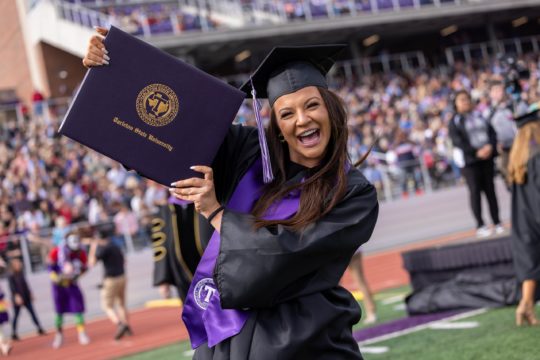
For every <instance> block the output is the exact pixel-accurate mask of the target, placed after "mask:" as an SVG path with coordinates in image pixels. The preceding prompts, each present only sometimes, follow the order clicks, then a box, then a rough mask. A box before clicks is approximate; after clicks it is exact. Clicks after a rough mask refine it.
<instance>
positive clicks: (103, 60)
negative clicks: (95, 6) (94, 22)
mask: <svg viewBox="0 0 540 360" xmlns="http://www.w3.org/2000/svg"><path fill="white" fill-rule="evenodd" d="M96 31H97V33H98V35H94V36H92V37H91V38H90V41H89V42H88V50H87V51H86V55H85V56H84V58H83V60H82V63H83V65H84V67H86V68H90V67H94V66H101V65H109V60H110V58H109V56H108V55H107V54H108V53H109V52H108V51H107V49H105V45H103V39H104V37H105V36H106V35H107V33H108V32H109V30H107V29H105V28H102V27H99V26H96Z"/></svg>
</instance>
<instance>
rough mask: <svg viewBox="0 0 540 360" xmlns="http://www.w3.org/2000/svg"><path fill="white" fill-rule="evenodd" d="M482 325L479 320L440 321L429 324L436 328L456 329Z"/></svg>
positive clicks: (431, 327)
mask: <svg viewBox="0 0 540 360" xmlns="http://www.w3.org/2000/svg"><path fill="white" fill-rule="evenodd" d="M478 326H480V323H478V321H459V322H445V321H440V322H436V323H434V324H431V325H430V326H429V328H430V329H434V330H455V329H474V328H477V327H478Z"/></svg>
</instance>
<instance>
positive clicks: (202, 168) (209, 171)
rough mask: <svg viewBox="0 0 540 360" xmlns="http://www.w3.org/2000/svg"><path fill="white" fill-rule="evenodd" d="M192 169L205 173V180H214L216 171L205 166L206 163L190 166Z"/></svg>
mask: <svg viewBox="0 0 540 360" xmlns="http://www.w3.org/2000/svg"><path fill="white" fill-rule="evenodd" d="M190 169H191V170H193V171H197V172H200V173H203V174H204V179H205V180H211V181H214V171H213V170H212V168H211V167H209V166H204V165H195V166H192V167H190Z"/></svg>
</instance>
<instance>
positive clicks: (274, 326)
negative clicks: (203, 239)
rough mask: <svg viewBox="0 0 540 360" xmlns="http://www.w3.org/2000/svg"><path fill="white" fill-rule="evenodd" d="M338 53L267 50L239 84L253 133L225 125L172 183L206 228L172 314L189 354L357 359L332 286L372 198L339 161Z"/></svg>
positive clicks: (370, 223)
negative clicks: (212, 150)
mask: <svg viewBox="0 0 540 360" xmlns="http://www.w3.org/2000/svg"><path fill="white" fill-rule="evenodd" d="M101 33H102V34H104V32H101ZM93 44H94V45H93ZM343 48H344V46H343V45H321V46H304V47H277V48H274V49H273V50H272V51H271V52H270V54H269V55H268V56H267V57H266V58H265V60H264V61H263V62H262V64H261V65H260V66H259V68H258V69H257V70H256V71H255V72H254V73H253V75H252V76H251V78H250V80H249V81H248V82H246V84H244V85H243V86H242V90H243V91H245V92H246V93H247V94H248V95H250V96H252V97H253V104H254V107H255V110H256V111H255V113H256V115H257V127H256V128H255V127H244V126H238V125H232V126H231V128H230V130H229V132H228V134H227V135H226V138H225V139H224V141H223V143H222V144H221V147H220V149H219V151H218V153H217V155H216V157H215V159H214V161H213V163H212V166H211V167H207V166H198V164H193V165H194V166H193V167H192V169H193V170H194V171H197V172H200V173H201V174H203V176H204V178H190V179H180V180H178V181H176V182H174V183H173V184H171V188H170V192H171V195H173V196H175V197H176V198H177V199H179V200H182V201H190V202H193V206H194V208H195V210H196V212H198V213H199V214H201V215H202V216H203V217H204V219H203V220H204V222H206V223H207V225H211V226H212V228H213V230H214V231H213V232H212V233H211V234H212V235H211V238H210V240H209V242H208V245H207V246H206V249H205V250H204V253H203V255H202V257H201V259H200V262H199V263H198V266H197V269H196V271H195V273H194V274H193V278H192V281H191V286H190V287H189V291H188V294H187V296H186V300H185V302H184V309H183V314H182V318H183V320H184V322H185V324H186V327H187V329H188V331H189V335H190V340H191V344H192V347H193V348H194V349H196V351H195V355H194V359H197V360H206V359H212V360H221V359H223V360H225V359H234V360H247V359H253V360H275V359H280V360H287V359H295V360H296V359H329V360H330V359H331V360H334V359H341V360H347V359H362V356H361V354H360V351H359V348H358V344H357V342H356V341H355V339H354V338H353V335H352V326H353V325H354V324H356V323H357V322H358V321H359V320H360V317H361V311H360V307H359V306H358V303H357V302H356V301H355V300H354V298H353V297H352V295H351V294H350V293H349V292H348V291H347V290H346V289H344V288H342V287H340V286H339V280H340V278H341V276H342V275H343V272H344V271H345V269H346V268H347V265H348V264H349V262H350V260H351V257H352V255H353V254H354V252H355V251H356V249H358V248H359V247H360V245H362V244H363V243H365V242H367V241H368V240H369V238H370V236H371V234H372V232H373V229H374V227H375V223H376V221H377V215H378V202H377V195H376V191H375V188H374V187H373V186H372V185H371V184H370V183H369V182H368V181H367V180H366V179H365V177H364V176H363V175H362V174H361V172H360V171H359V170H357V169H356V168H355V167H354V166H352V165H351V164H350V162H349V158H348V154H347V137H348V133H347V116H346V109H345V106H344V103H343V101H342V100H341V99H340V98H339V97H338V96H336V95H335V94H334V93H333V92H331V91H330V90H328V85H327V82H326V74H327V72H328V71H329V70H330V68H331V67H332V65H333V64H334V62H335V59H336V56H337V54H338V53H339V52H340V51H342V50H343ZM89 49H90V50H89V52H88V53H87V56H86V57H85V59H84V60H83V63H84V64H85V65H86V66H99V65H103V64H106V62H105V61H104V60H105V59H107V58H108V56H107V58H105V55H106V54H105V50H106V49H105V48H104V47H103V45H102V43H101V42H100V41H99V40H95V38H94V39H92V40H91V43H90V46H89ZM111 58H112V54H111ZM113 60H114V59H113ZM107 61H108V60H107ZM263 98H267V99H268V101H269V103H270V106H271V108H272V114H271V119H270V124H269V126H268V129H264V128H263V126H262V122H261V119H260V117H259V116H258V110H259V109H260V106H259V100H258V99H263Z"/></svg>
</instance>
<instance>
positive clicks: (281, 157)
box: [252, 88, 349, 231]
mask: <svg viewBox="0 0 540 360" xmlns="http://www.w3.org/2000/svg"><path fill="white" fill-rule="evenodd" d="M318 89H319V92H320V94H321V97H322V99H323V101H324V103H325V105H326V108H327V109H328V116H329V118H330V129H331V133H330V141H329V142H328V145H327V148H326V152H325V155H324V159H323V160H322V161H321V163H320V164H319V165H317V166H316V167H315V168H313V169H311V170H310V174H311V175H310V176H309V177H308V178H306V179H305V180H304V181H303V182H302V183H299V184H294V185H291V186H284V184H285V182H286V180H287V178H286V163H287V161H289V160H288V159H289V148H288V146H287V143H286V142H283V143H282V142H280V141H279V137H278V135H279V134H280V130H279V127H278V125H277V119H276V115H275V112H274V111H272V114H271V117H270V125H269V127H268V130H267V132H266V138H267V141H268V148H269V150H270V154H271V156H272V170H273V172H274V181H272V182H271V183H270V184H268V185H267V186H266V187H265V189H264V192H263V195H262V196H261V197H260V198H259V200H258V201H257V203H256V204H255V207H254V208H253V211H252V214H253V215H254V216H255V218H256V220H255V227H256V228H261V227H265V226H272V225H278V224H281V225H283V226H286V227H289V228H291V229H293V230H296V231H299V230H301V229H303V228H304V227H306V226H307V225H309V224H310V223H312V222H314V221H317V220H318V219H320V218H321V217H322V216H324V215H326V214H328V213H329V212H330V211H331V210H332V209H333V208H334V207H335V206H336V205H337V203H338V202H339V201H340V200H341V198H342V197H343V196H344V195H345V192H346V189H347V179H346V176H345V173H346V166H347V164H348V162H349V158H348V153H347V138H348V129H347V112H346V110H345V104H344V102H343V100H342V99H341V98H340V97H338V96H337V95H336V94H334V93H333V92H332V91H330V90H327V89H324V88H318ZM296 189H301V190H302V192H301V195H300V205H299V208H298V211H297V212H296V214H295V215H294V216H293V217H292V218H290V219H287V220H264V219H262V217H263V215H264V214H265V212H266V211H267V210H268V208H269V207H270V206H272V204H274V203H276V201H278V200H280V199H282V198H284V197H285V196H286V195H287V194H289V193H290V192H291V191H294V190H296Z"/></svg>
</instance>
